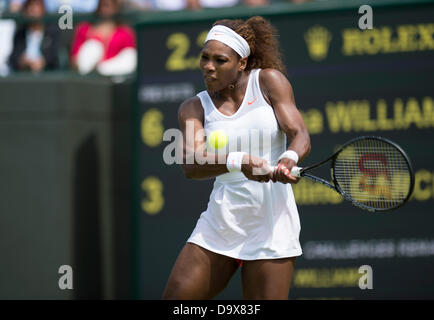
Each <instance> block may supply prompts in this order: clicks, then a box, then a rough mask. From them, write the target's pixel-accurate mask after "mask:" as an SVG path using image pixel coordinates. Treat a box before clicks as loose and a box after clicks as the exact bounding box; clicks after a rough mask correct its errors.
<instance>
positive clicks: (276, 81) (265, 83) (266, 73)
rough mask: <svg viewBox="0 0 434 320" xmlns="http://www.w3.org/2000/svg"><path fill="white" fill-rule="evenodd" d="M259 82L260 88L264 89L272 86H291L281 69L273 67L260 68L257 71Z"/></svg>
mask: <svg viewBox="0 0 434 320" xmlns="http://www.w3.org/2000/svg"><path fill="white" fill-rule="evenodd" d="M259 83H260V85H261V88H264V89H266V90H269V89H273V88H282V89H284V88H288V86H289V87H291V83H290V82H289V80H288V78H287V77H286V75H284V74H283V73H282V72H281V71H279V70H277V69H273V68H266V69H262V70H261V72H260V73H259Z"/></svg>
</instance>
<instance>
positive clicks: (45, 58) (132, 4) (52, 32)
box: [0, 0, 320, 76]
mask: <svg viewBox="0 0 434 320" xmlns="http://www.w3.org/2000/svg"><path fill="white" fill-rule="evenodd" d="M308 1H313V0H0V76H6V75H8V74H10V73H11V72H18V71H31V72H34V73H38V72H41V71H46V70H58V69H65V68H67V69H72V70H76V71H77V72H79V73H80V74H88V73H92V72H95V73H98V74H101V75H105V76H114V75H124V74H129V73H132V72H134V70H135V69H136V65H137V48H136V35H135V32H134V30H133V29H132V28H131V27H130V26H128V24H127V21H121V20H120V19H121V18H120V17H122V15H119V14H122V13H125V12H137V11H143V12H154V11H176V10H201V9H204V8H205V9H206V8H219V7H220V8H221V7H233V6H246V7H259V6H267V5H270V4H273V3H280V2H292V3H304V2H308ZM316 1H320V0H316ZM65 4H66V5H68V6H69V8H71V9H72V12H73V14H94V17H95V19H92V20H91V21H89V22H86V21H82V22H80V23H78V24H77V25H74V28H73V30H72V31H71V32H70V33H68V32H65V31H64V30H61V29H60V28H59V26H58V24H57V22H56V23H52V24H50V23H48V22H47V21H46V20H44V19H43V18H44V16H46V15H47V14H59V12H58V11H59V8H60V7H61V6H62V5H65ZM5 14H6V15H12V16H15V17H16V16H18V17H24V18H25V20H24V21H25V22H22V23H17V22H16V20H15V19H5V18H3V19H2V18H1V17H2V16H4V15H5ZM65 34H66V35H67V36H66V37H65Z"/></svg>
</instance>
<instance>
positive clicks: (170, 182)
mask: <svg viewBox="0 0 434 320" xmlns="http://www.w3.org/2000/svg"><path fill="white" fill-rule="evenodd" d="M361 4H370V5H371V6H372V8H373V18H374V19H373V21H374V29H373V30H360V29H359V28H358V21H359V18H360V17H361V15H360V14H358V8H359V6H360V5H361ZM253 15H262V16H264V17H265V18H267V19H269V20H270V21H271V22H272V23H273V24H274V25H275V26H276V27H277V29H278V30H279V32H280V42H281V45H282V49H283V53H284V56H285V65H286V67H287V71H288V78H289V80H290V81H291V84H292V86H293V88H294V93H295V99H296V103H297V106H298V108H299V109H300V111H301V112H302V114H303V117H304V119H305V121H306V124H307V126H308V129H309V132H310V134H311V139H312V151H311V155H310V156H309V158H308V159H306V160H305V162H304V163H302V165H307V164H311V163H315V162H316V161H319V160H322V159H323V158H324V157H326V156H328V155H330V153H331V152H333V150H335V148H337V147H338V146H339V145H340V144H342V143H344V142H346V141H347V140H349V139H351V138H354V137H356V136H360V135H379V136H383V137H386V138H389V139H391V140H392V141H395V142H397V143H398V144H399V145H401V147H402V148H403V149H404V150H406V151H407V153H408V155H409V157H410V158H411V161H412V164H413V168H414V171H415V175H416V184H415V190H414V194H413V197H412V199H411V201H410V202H409V203H408V204H407V205H406V206H404V207H403V208H400V209H399V210H397V211H395V212H393V213H390V214H371V213H368V212H364V211H362V210H360V209H358V208H356V207H353V206H352V205H350V204H349V203H346V202H344V201H343V200H342V199H341V198H340V197H339V196H337V195H335V194H334V193H333V192H331V191H329V190H328V189H326V188H325V187H323V186H321V185H315V184H313V183H310V182H307V181H301V182H300V183H299V184H298V185H297V186H295V187H294V192H295V195H296V200H297V203H298V207H299V213H300V219H301V224H302V231H301V243H302V247H303V250H304V254H303V256H302V257H300V258H299V259H298V260H297V268H296V272H295V275H294V279H293V287H292V291H291V293H290V298H293V299H303V298H328V299H388V298H434V272H433V270H434V216H433V213H434V212H433V211H434V210H433V204H434V203H433V200H434V165H433V162H434V148H433V145H434V143H433V139H434V131H433V128H434V18H433V17H434V3H433V2H432V1H401V2H399V3H392V2H390V1H364V2H363V3H362V2H359V1H346V2H339V1H324V2H318V3H309V4H307V5H303V6H300V7H298V6H295V5H290V4H288V5H285V4H282V5H276V6H273V7H270V8H265V9H239V10H238V9H231V10H224V9H222V10H213V11H207V10H205V11H203V12H201V13H183V14H182V15H181V14H179V13H174V14H169V15H166V16H164V17H163V16H158V15H155V16H154V17H148V18H146V19H144V20H142V21H139V22H138V24H137V32H138V42H139V51H140V55H139V57H140V58H139V59H140V62H139V70H138V83H137V105H136V110H135V123H134V127H135V130H134V134H133V139H134V142H133V145H134V155H133V159H134V173H133V189H134V190H135V193H134V202H133V208H134V219H135V235H134V239H133V245H134V250H135V261H134V279H133V282H134V283H133V285H134V287H135V297H137V298H142V299H158V298H160V297H161V294H162V291H163V289H164V286H165V282H166V280H167V277H168V276H169V273H170V270H171V267H172V265H173V264H174V262H175V259H176V257H177V254H178V253H179V251H180V250H181V248H182V247H183V245H184V243H185V241H186V239H187V238H188V237H189V235H190V233H191V231H192V230H193V228H194V226H195V223H196V221H197V219H198V218H199V215H200V214H201V213H202V212H203V211H204V210H205V209H206V204H207V201H208V197H209V194H210V191H211V188H212V180H209V181H192V180H187V179H185V178H184V176H183V174H182V172H181V170H180V168H179V167H178V166H177V165H167V164H165V163H164V162H163V152H164V149H165V148H166V147H167V146H168V145H169V144H170V142H171V141H163V134H164V132H165V131H166V130H168V129H173V128H178V124H177V109H178V106H179V104H180V103H181V102H182V101H183V100H184V99H186V98H188V97H190V96H193V95H194V94H196V93H197V92H199V91H201V90H204V85H203V82H202V78H201V73H200V70H199V66H198V61H199V60H198V57H199V52H200V48H201V44H202V43H203V39H204V36H205V35H206V31H207V30H209V28H210V26H211V25H212V23H213V22H214V21H215V20H217V19H222V18H243V19H245V18H248V17H250V16H253ZM322 173H323V174H326V175H327V174H328V171H327V170H323V171H322ZM363 265H368V266H371V267H372V272H373V289H365V290H362V289H360V288H359V280H360V278H361V276H362V274H361V273H359V267H360V266H363ZM218 298H221V299H239V298H241V288H240V277H239V272H238V273H237V275H236V276H235V277H234V279H233V281H232V282H231V284H230V285H229V287H228V288H227V289H226V290H225V291H224V292H223V293H222V294H220V295H219V296H218Z"/></svg>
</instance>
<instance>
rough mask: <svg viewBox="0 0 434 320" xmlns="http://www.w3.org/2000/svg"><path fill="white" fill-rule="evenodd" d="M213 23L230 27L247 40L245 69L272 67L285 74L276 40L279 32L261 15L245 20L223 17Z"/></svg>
mask: <svg viewBox="0 0 434 320" xmlns="http://www.w3.org/2000/svg"><path fill="white" fill-rule="evenodd" d="M215 25H223V26H225V27H228V28H231V29H232V30H234V31H235V32H236V33H238V34H239V35H240V36H242V37H243V38H244V39H245V40H246V41H247V43H248V44H249V46H250V56H249V58H248V60H247V67H246V70H247V71H248V70H252V69H258V68H260V69H265V68H273V69H277V70H279V71H280V72H282V73H283V74H284V75H286V68H285V66H284V65H283V62H282V53H281V51H280V47H279V42H278V40H277V39H278V36H279V34H278V32H277V29H276V28H275V27H273V26H272V25H271V23H270V22H268V21H267V20H265V19H264V18H263V17H260V16H255V17H251V18H250V19H248V20H246V21H244V20H241V19H236V20H230V19H223V20H219V21H216V22H215V23H214V24H213V26H215Z"/></svg>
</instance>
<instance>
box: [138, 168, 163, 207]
mask: <svg viewBox="0 0 434 320" xmlns="http://www.w3.org/2000/svg"><path fill="white" fill-rule="evenodd" d="M142 191H143V192H144V193H145V194H146V198H144V199H142V203H141V207H142V210H143V211H144V212H146V213H147V214H149V215H155V214H157V213H159V212H160V211H161V210H162V209H163V207H164V197H163V183H162V182H161V180H160V179H158V178H157V177H154V176H150V177H147V178H146V179H144V180H143V181H142Z"/></svg>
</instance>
